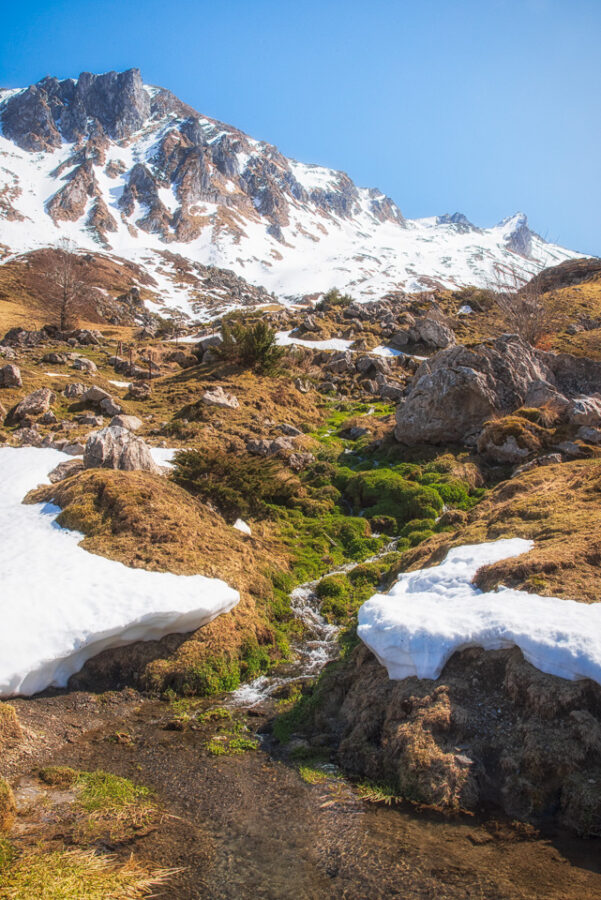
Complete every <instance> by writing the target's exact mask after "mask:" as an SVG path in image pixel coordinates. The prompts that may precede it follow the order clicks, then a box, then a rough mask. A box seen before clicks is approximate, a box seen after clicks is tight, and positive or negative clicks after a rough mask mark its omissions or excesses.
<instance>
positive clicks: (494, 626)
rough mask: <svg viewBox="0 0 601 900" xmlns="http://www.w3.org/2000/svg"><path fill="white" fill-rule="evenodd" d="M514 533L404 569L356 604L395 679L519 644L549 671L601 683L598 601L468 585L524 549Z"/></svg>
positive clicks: (432, 672)
mask: <svg viewBox="0 0 601 900" xmlns="http://www.w3.org/2000/svg"><path fill="white" fill-rule="evenodd" d="M531 547H532V541H525V540H521V539H520V538H514V539H510V540H499V541H493V542H490V543H485V544H470V545H466V546H465V547H456V548H455V549H453V550H449V552H448V554H447V556H446V559H445V560H444V562H443V563H441V565H439V566H435V567H433V568H430V569H420V570H419V571H417V572H407V573H405V574H404V575H401V576H400V578H399V579H398V581H397V582H396V583H395V584H394V585H393V587H392V588H391V590H390V591H389V592H388V593H387V594H376V595H375V596H374V597H372V598H371V599H370V600H368V601H367V603H364V604H363V606H362V607H361V608H360V610H359V629H358V634H359V637H360V638H361V640H362V641H363V642H364V643H365V644H367V646H368V647H369V648H370V650H372V651H373V653H374V654H375V655H376V657H377V658H378V660H379V661H380V662H381V663H382V665H383V666H386V668H387V669H388V674H389V676H390V678H394V679H401V678H408V677H409V676H410V675H417V677H418V678H437V677H438V676H439V675H440V673H441V671H442V669H443V667H444V665H445V663H446V662H447V660H448V659H449V658H450V657H451V656H452V655H453V653H455V652H456V651H457V650H462V649H465V648H466V647H483V648H484V649H485V650H499V649H501V648H504V647H513V646H517V647H519V648H520V650H521V651H522V653H523V654H524V656H525V657H526V659H527V660H528V661H529V662H530V663H532V665H533V666H536V668H537V669H540V670H541V672H547V673H548V674H550V675H557V676H559V677H560V678H567V679H570V680H576V679H578V678H591V679H592V680H593V681H596V682H597V683H598V684H601V603H597V604H590V605H589V604H585V603H577V602H576V601H574V600H561V599H559V598H558V597H540V596H539V595H538V594H529V593H526V592H525V591H516V590H511V589H508V588H501V589H499V590H498V591H494V592H492V591H491V592H488V593H482V592H481V591H479V590H478V589H477V588H476V587H474V586H473V585H472V584H471V580H472V578H473V577H474V575H475V574H476V571H477V570H478V569H479V568H480V566H483V565H487V564H489V563H493V562H498V561H499V560H501V559H507V558H508V557H511V556H519V555H520V554H522V553H526V552H527V551H528V550H530V549H531Z"/></svg>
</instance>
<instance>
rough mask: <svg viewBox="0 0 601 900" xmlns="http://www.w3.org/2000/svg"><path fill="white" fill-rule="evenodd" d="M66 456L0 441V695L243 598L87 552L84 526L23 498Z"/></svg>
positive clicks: (214, 584) (218, 584) (57, 680)
mask: <svg viewBox="0 0 601 900" xmlns="http://www.w3.org/2000/svg"><path fill="white" fill-rule="evenodd" d="M70 458H71V457H69V456H66V455H65V454H64V453H59V452H58V451H57V450H46V449H36V448H32V447H27V448H23V449H15V448H0V533H1V534H2V541H1V542H0V612H1V619H0V696H2V695H4V696H6V695H11V694H34V693H36V692H38V691H41V690H43V689H44V688H46V687H48V686H49V685H55V686H58V687H62V686H64V685H66V683H67V681H68V679H69V677H70V676H71V675H73V674H74V673H75V672H77V671H79V669H81V667H82V666H83V664H84V663H85V661H86V660H87V659H90V658H91V657H92V656H95V655H96V654H97V653H100V651H101V650H105V649H106V648H107V647H119V646H122V645H124V644H128V643H131V642H132V641H139V640H156V639H158V638H161V637H163V636H164V635H166V634H171V633H174V632H179V633H184V632H187V631H193V630H194V629H196V628H198V627H200V626H201V625H204V624H206V623H207V622H210V621H211V620H212V619H214V618H215V616H218V615H219V614H220V613H223V612H227V611H228V610H230V609H231V608H232V607H233V606H235V605H236V603H237V602H238V600H239V595H238V593H237V591H235V590H233V589H232V588H230V587H229V586H228V585H227V584H225V582H223V581H220V580H218V579H213V578H205V577H204V576H202V575H191V576H183V575H173V574H170V573H158V572H147V571H145V570H144V569H130V568H128V567H127V566H124V565H122V564H121V563H119V562H114V561H112V560H108V559H104V557H101V556H96V555H94V554H92V553H88V552H87V551H85V550H83V549H82V548H81V547H79V546H78V543H79V541H80V540H81V537H82V535H81V534H79V533H78V532H74V531H67V530H65V529H63V528H60V527H59V526H58V525H57V524H56V521H55V519H56V516H57V514H58V512H59V511H60V510H59V509H58V507H56V506H53V505H51V504H46V505H41V504H36V505H34V506H25V505H23V504H22V502H21V501H22V499H23V497H24V496H25V494H26V493H27V491H28V490H30V489H31V488H33V487H35V486H36V485H38V484H39V483H41V482H43V481H45V480H46V476H47V474H48V472H49V471H51V470H52V469H53V468H54V467H55V466H56V465H58V463H60V462H63V461H64V460H66V459H70Z"/></svg>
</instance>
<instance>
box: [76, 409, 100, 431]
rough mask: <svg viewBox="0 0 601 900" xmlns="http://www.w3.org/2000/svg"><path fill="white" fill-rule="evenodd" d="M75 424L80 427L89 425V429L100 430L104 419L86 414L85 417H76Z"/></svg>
mask: <svg viewBox="0 0 601 900" xmlns="http://www.w3.org/2000/svg"><path fill="white" fill-rule="evenodd" d="M77 422H78V423H79V424H80V425H89V426H90V427H91V428H102V426H103V424H104V419H103V418H102V416H93V415H92V414H91V413H86V415H85V416H78V417H77Z"/></svg>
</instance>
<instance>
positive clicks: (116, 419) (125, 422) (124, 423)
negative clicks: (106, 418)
mask: <svg viewBox="0 0 601 900" xmlns="http://www.w3.org/2000/svg"><path fill="white" fill-rule="evenodd" d="M110 424H111V427H113V426H114V425H116V426H117V427H118V428H127V430H128V431H137V430H138V429H139V428H141V427H142V425H143V424H144V423H143V422H142V419H138V417H137V416H126V415H124V414H123V413H121V414H120V415H117V416H113V418H112V419H111V422H110Z"/></svg>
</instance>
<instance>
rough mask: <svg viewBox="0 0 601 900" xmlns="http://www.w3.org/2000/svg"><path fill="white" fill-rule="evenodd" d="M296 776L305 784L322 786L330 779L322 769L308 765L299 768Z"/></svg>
mask: <svg viewBox="0 0 601 900" xmlns="http://www.w3.org/2000/svg"><path fill="white" fill-rule="evenodd" d="M298 774H299V775H300V777H301V778H302V779H303V781H306V782H307V784H323V783H324V782H325V781H327V780H328V778H329V777H330V776H329V775H328V774H327V772H324V771H323V769H319V768H317V767H316V766H310V765H304V766H299V767H298Z"/></svg>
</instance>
